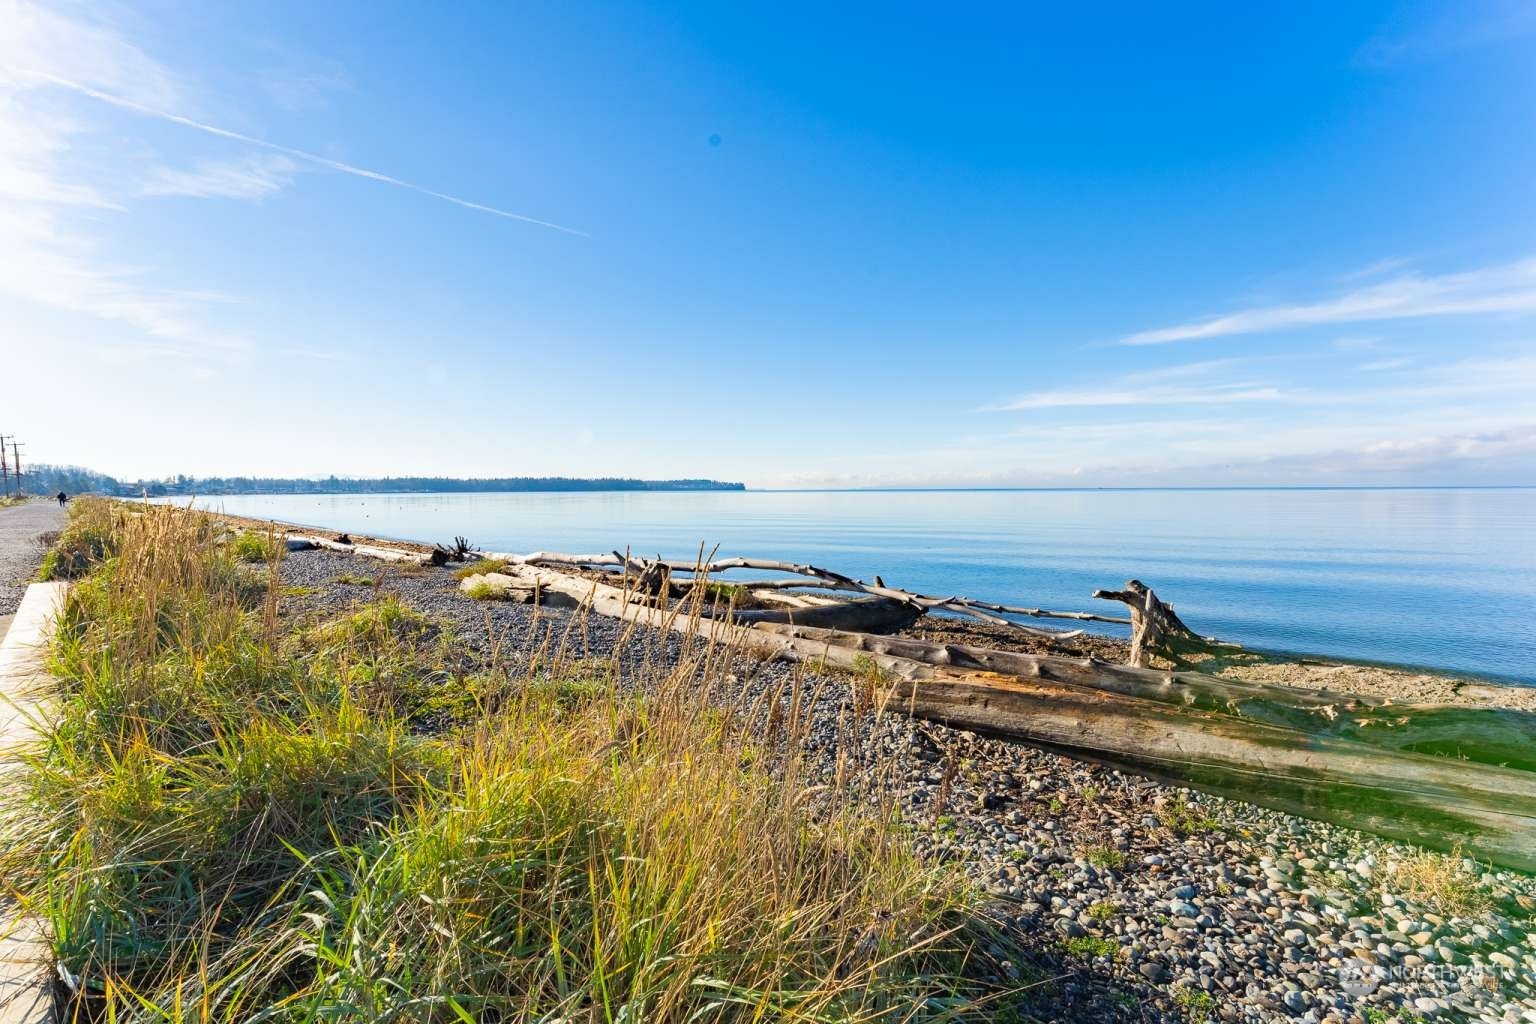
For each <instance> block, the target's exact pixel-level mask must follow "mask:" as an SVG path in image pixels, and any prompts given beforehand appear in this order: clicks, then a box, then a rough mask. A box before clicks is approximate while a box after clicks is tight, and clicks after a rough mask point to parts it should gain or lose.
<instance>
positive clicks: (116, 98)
mask: <svg viewBox="0 0 1536 1024" xmlns="http://www.w3.org/2000/svg"><path fill="white" fill-rule="evenodd" d="M12 73H13V74H14V75H16V76H17V77H19V78H21V79H23V80H26V79H28V78H30V79H31V80H32V81H34V82H36V83H40V84H47V85H51V86H55V87H57V88H60V89H68V90H70V91H72V92H77V93H79V94H80V95H82V96H87V97H89V98H91V99H93V100H97V101H99V102H101V103H106V104H108V105H110V106H114V107H117V108H119V109H121V110H127V111H131V112H133V113H135V114H140V115H142V116H144V117H153V118H156V119H157V120H161V121H167V122H169V123H171V124H177V125H181V126H182V127H183V128H191V129H194V130H196V131H200V132H204V133H206V134H208V135H216V136H218V137H219V138H221V139H230V140H232V141H234V142H243V143H245V144H246V145H248V146H258V147H260V148H262V149H266V150H270V151H272V152H274V153H281V154H282V155H283V156H288V157H292V158H293V159H295V160H302V161H304V162H305V163H309V164H313V165H315V166H316V167H324V168H326V169H328V170H332V171H338V172H340V173H342V174H350V175H352V176H354V177H357V178H367V179H368V180H369V181H377V182H381V183H383V184H385V185H393V186H395V187H396V188H403V189H406V190H408V191H411V192H416V193H419V194H421V195H424V196H430V197H431V198H433V199H440V200H442V201H443V202H445V203H452V204H454V205H455V206H462V207H464V208H465V209H467V210H475V211H477V212H479V213H489V214H491V215H492V216H495V217H504V218H506V219H507V220H515V221H521V222H522V223H524V224H533V225H535V226H537V227H541V228H549V229H550V230H552V231H560V232H563V233H565V234H568V235H577V236H580V237H582V238H590V237H591V236H590V235H588V234H587V232H585V231H581V230H578V229H576V228H570V227H566V226H565V225H563V224H556V223H554V222H553V221H547V220H540V219H538V218H537V217H529V216H526V215H524V214H521V213H513V212H512V211H510V210H503V209H501V208H500V207H496V206H489V205H487V204H485V203H477V202H474V201H473V200H470V199H465V198H463V197H462V196H456V195H453V194H451V193H448V192H439V191H437V190H435V189H430V188H427V187H426V186H424V185H416V184H413V183H412V182H409V181H404V180H402V179H400V178H396V177H393V176H392V175H388V174H385V173H383V172H382V171H374V170H369V169H368V168H366V167H359V166H357V165H356V164H349V163H345V162H344V161H341V160H332V159H331V158H329V157H324V156H321V155H320V154H318V153H310V152H308V151H306V150H302V149H295V148H294V147H292V146H284V145H282V144H281V143H277V142H271V141H269V140H267V139H261V138H257V137H256V136H254V135H246V134H245V133H243V132H237V131H232V130H230V129H228V128H221V127H219V126H217V125H213V124H209V123H208V122H206V121H199V120H196V119H195V118H191V117H186V116H184V115H182V114H177V113H173V112H171V111H169V110H164V109H161V108H158V107H154V106H151V105H150V104H147V103H140V102H139V101H137V100H134V99H131V98H129V97H127V96H123V95H119V94H116V93H113V92H109V91H107V90H105V89H98V88H95V87H94V86H91V85H87V84H86V83H84V82H81V81H77V80H75V79H71V78H68V77H66V76H64V75H58V74H54V73H52V72H48V71H42V70H37V69H20V70H16V69H13V72H12Z"/></svg>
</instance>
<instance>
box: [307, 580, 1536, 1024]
mask: <svg viewBox="0 0 1536 1024" xmlns="http://www.w3.org/2000/svg"><path fill="white" fill-rule="evenodd" d="M281 572H282V578H283V583H284V585H285V587H286V588H287V590H286V595H287V596H285V598H284V609H283V614H284V615H285V616H286V617H290V618H293V619H302V618H304V617H305V616H310V615H316V616H318V615H320V614H323V613H328V612H335V611H337V610H340V609H344V608H346V607H349V606H351V605H354V604H358V603H362V602H367V601H370V600H375V599H377V598H379V597H381V596H383V595H386V594H392V595H395V596H397V597H398V598H399V599H400V600H401V601H402V602H404V603H405V604H407V605H408V606H409V607H411V608H413V609H415V610H417V611H419V612H421V613H423V614H424V615H426V616H428V617H429V618H430V619H431V620H432V621H434V622H435V623H437V624H439V625H440V626H441V627H442V628H443V629H444V630H446V631H447V632H448V633H450V634H451V635H452V636H453V638H454V640H455V643H456V644H457V645H458V646H459V648H460V649H461V650H462V651H463V654H464V657H466V658H467V659H469V660H470V661H474V660H476V659H480V660H486V659H489V658H492V657H495V658H498V659H500V660H501V661H502V662H507V661H508V660H510V661H512V662H516V660H517V659H519V658H528V657H530V656H531V654H530V653H529V652H532V651H535V650H537V649H538V648H539V646H540V644H541V643H546V642H564V643H566V644H567V645H569V646H571V647H572V648H573V652H572V653H573V654H574V655H575V656H578V657H590V658H604V659H614V660H615V663H616V664H618V665H619V666H620V668H619V680H620V685H622V684H623V680H624V679H625V678H626V676H628V675H629V674H630V673H629V671H628V669H629V668H637V667H638V666H639V665H641V664H642V663H644V664H649V665H655V664H657V663H658V662H660V663H664V662H665V661H666V660H667V659H668V658H672V657H676V656H678V652H679V650H680V646H681V642H680V641H679V639H678V638H677V637H676V636H674V635H670V634H668V635H661V634H657V633H654V632H651V631H648V630H644V629H635V628H633V627H631V626H630V625H628V624H622V623H620V622H618V621H617V620H613V619H608V618H605V617H602V616H599V615H591V616H585V615H583V616H581V621H579V622H574V623H573V622H572V616H573V615H576V614H578V613H573V612H569V611H561V610H558V609H551V608H534V607H531V606H528V605H522V604H514V603H506V602H486V601H474V600H471V599H469V598H468V597H466V596H465V595H464V594H463V593H462V592H461V591H460V590H459V588H458V584H457V582H456V581H455V580H454V578H453V575H452V572H451V570H450V569H446V568H424V569H411V570H410V571H401V570H399V569H398V568H393V567H390V566H387V565H385V564H384V563H380V562H377V561H373V560H370V559H367V558H365V557H362V556H358V555H352V554H346V553H340V552H333V551H324V550H311V551H298V552H293V553H290V554H289V555H288V556H287V557H286V558H285V560H284V562H283V565H282V569H281ZM360 580H372V581H374V585H372V586H364V585H359V581H360ZM795 672H799V677H798V678H797V679H796V680H795V681H794V683H793V687H794V688H796V692H797V693H799V694H800V695H801V704H802V710H801V712H800V713H801V714H806V715H809V724H808V727H807V729H806V731H805V733H804V736H805V739H804V743H803V746H804V749H803V751H802V752H801V756H800V758H799V764H800V766H801V767H800V770H802V771H803V772H804V773H805V774H806V776H807V782H808V783H811V784H828V785H830V784H834V783H835V782H836V781H837V780H838V779H839V778H846V777H847V772H848V767H849V765H850V764H852V765H853V767H854V768H855V769H857V768H859V767H860V766H863V767H866V768H868V769H870V770H874V768H875V767H876V766H878V769H879V771H880V773H881V775H880V779H881V785H880V787H879V790H878V795H875V794H874V793H873V792H872V794H871V799H872V800H875V801H877V802H878V803H879V804H880V808H879V809H880V810H881V811H882V812H883V813H892V814H893V816H895V817H897V818H899V821H900V828H901V829H902V830H903V831H904V832H905V833H906V834H907V835H908V836H909V837H910V841H911V842H912V843H913V844H914V845H915V846H916V847H917V848H918V849H919V850H920V851H922V852H923V853H924V854H925V855H926V856H929V857H931V858H933V859H934V860H935V861H936V862H947V863H950V864H952V865H955V866H958V867H959V868H960V869H961V870H963V872H964V874H965V876H966V877H967V878H968V879H969V881H970V884H973V885H975V886H977V887H979V888H981V889H982V890H984V891H985V892H986V893H988V894H989V895H990V897H991V898H992V901H993V903H994V904H995V907H996V914H997V916H998V918H999V919H1000V920H1001V921H1003V922H1005V923H1006V927H1008V928H1009V929H1010V930H1011V931H1012V932H1013V936H1014V938H1015V939H1017V940H1020V941H1021V942H1022V943H1023V945H1024V946H1026V947H1027V948H1028V949H1029V950H1030V951H1031V960H1032V962H1031V963H1029V964H1026V965H1017V966H1018V968H1019V970H1020V977H1021V983H1028V984H1030V985H1031V986H1032V987H1031V988H1030V989H1029V990H1028V991H1029V993H1030V998H1031V1001H1032V1005H1033V1007H1034V1008H1033V1010H1032V1012H1033V1013H1035V1014H1036V1015H1037V1016H1039V1017H1040V1018H1041V1019H1049V1020H1083V1021H1088V1020H1098V1021H1102V1020H1191V1021H1200V1020H1222V1021H1234V1022H1235V1021H1244V1022H1257V1021H1304V1022H1308V1024H1317V1022H1324V1021H1337V1022H1344V1021H1364V1022H1370V1024H1374V1022H1377V1021H1383V1022H1384V1021H1390V1020H1403V1021H1412V1020H1419V1019H1424V1020H1447V1021H1480V1022H1511V1024H1513V1022H1520V1021H1526V1022H1536V879H1533V878H1531V877H1529V876H1526V875H1523V874H1520V873H1517V872H1509V871H1502V870H1493V869H1490V868H1488V867H1487V866H1486V865H1480V864H1477V863H1474V862H1472V861H1470V860H1460V859H1458V858H1454V857H1447V856H1441V855H1430V854H1425V853H1424V852H1423V851H1419V850H1416V849H1413V848H1411V847H1408V846H1405V845H1403V844H1398V843H1393V842H1388V841H1385V840H1382V839H1379V838H1377V837H1374V836H1370V835H1368V834H1365V833H1362V832H1355V831H1352V830H1350V829H1347V828H1339V827H1335V826H1330V825H1326V824H1322V823H1318V822H1314V821H1310V820H1308V819H1305V818H1300V817H1296V816H1293V815H1288V814H1281V813H1277V812H1273V811H1269V810H1265V809H1262V808H1259V807H1255V806H1253V805H1249V804H1244V803H1241V802H1238V801H1232V800H1224V799H1219V798H1215V797H1211V796H1208V795H1204V794H1200V793H1197V792H1194V791H1191V790H1189V789H1185V788H1182V787H1178V786H1173V785H1167V784H1164V783H1161V782H1158V781H1155V780H1150V779H1145V778H1141V777H1138V776H1135V775H1131V774H1128V773H1124V772H1121V771H1118V770H1115V769H1113V768H1110V767H1106V766H1104V765H1099V764H1094V763H1089V762H1084V761H1080V760H1077V759H1074V758H1069V757H1066V756H1063V755H1060V754H1056V753H1053V752H1050V751H1045V750H1039V749H1035V748H1031V747H1028V746H1025V745H1023V744H1020V743H1015V742H1011V741H1009V740H1006V739H1001V738H995V737H986V736H981V735H977V734H974V733H970V732H966V731H962V730H955V729H949V728H946V727H944V726H941V725H938V724H935V723H930V722H923V721H917V720H913V719H909V718H906V717H904V716H902V715H900V714H896V713H886V714H875V713H868V712H866V713H862V714H854V713H852V712H853V708H854V703H855V695H854V692H853V685H852V683H851V682H850V681H849V680H848V679H847V678H845V677H841V676H836V675H832V676H827V677H818V676H815V675H811V674H807V673H805V672H804V670H803V669H796V668H794V667H792V666H789V665H787V664H783V663H778V662H773V661H768V662H759V661H757V660H755V659H754V660H751V661H750V663H743V664H740V665H736V666H732V671H731V673H730V675H729V676H728V677H727V678H728V679H729V680H730V681H732V682H733V683H735V684H736V685H738V686H739V687H741V688H743V689H744V690H746V691H748V692H749V695H766V696H767V697H769V699H770V700H771V699H773V698H775V697H777V699H779V700H780V701H787V700H789V699H790V698H789V697H788V696H787V694H788V692H789V690H790V689H791V683H790V681H789V677H790V676H791V675H792V674H793V673H795ZM804 694H811V695H814V699H810V700H806V699H805V698H804ZM850 724H851V725H850ZM840 759H841V760H842V772H843V774H842V775H841V776H840V775H839V761H840ZM854 774H855V775H857V774H858V773H857V771H856V772H855V773H854Z"/></svg>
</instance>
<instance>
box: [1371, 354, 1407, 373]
mask: <svg viewBox="0 0 1536 1024" xmlns="http://www.w3.org/2000/svg"><path fill="white" fill-rule="evenodd" d="M1412 365H1413V357H1412V356H1393V357H1392V358H1389V359H1373V360H1371V361H1370V362H1368V363H1361V364H1360V369H1362V370H1365V371H1367V372H1369V373H1375V372H1378V371H1381V370H1400V369H1402V368H1403V367H1405V366H1412Z"/></svg>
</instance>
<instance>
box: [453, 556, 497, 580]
mask: <svg viewBox="0 0 1536 1024" xmlns="http://www.w3.org/2000/svg"><path fill="white" fill-rule="evenodd" d="M506 567H507V563H506V560H505V559H501V558H482V559H480V560H479V561H478V562H470V563H469V564H468V565H466V566H465V567H464V568H462V569H455V570H454V571H453V578H454V579H456V580H459V581H461V582H462V581H464V580H467V579H469V578H470V577H471V576H483V575H485V574H486V573H488V572H501V571H502V570H503V569H505V568H506Z"/></svg>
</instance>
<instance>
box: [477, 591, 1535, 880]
mask: <svg viewBox="0 0 1536 1024" xmlns="http://www.w3.org/2000/svg"><path fill="white" fill-rule="evenodd" d="M507 571H508V572H509V573H510V574H512V575H515V576H520V577H522V578H524V579H525V580H527V581H529V582H530V583H533V584H537V585H538V587H539V588H540V589H541V590H543V591H546V592H555V593H562V594H565V595H567V596H568V597H570V598H572V599H574V600H576V601H578V602H580V603H581V605H583V606H584V607H589V608H591V609H592V610H595V611H597V612H599V613H601V614H605V615H610V616H613V617H616V618H620V619H623V620H626V621H633V622H640V623H642V624H645V625H649V626H654V627H656V628H660V629H672V630H675V631H679V632H687V633H692V634H696V635H700V636H708V637H711V638H715V639H718V640H721V641H723V642H726V643H728V644H731V645H733V646H736V647H738V648H741V649H751V650H756V651H759V652H764V653H772V654H775V655H778V656H781V657H784V658H788V659H792V660H802V661H810V662H812V663H818V664H825V665H831V666H840V667H843V668H849V669H853V670H855V671H860V672H865V671H867V670H868V669H869V668H870V667H874V668H878V669H879V670H880V686H881V690H882V695H883V697H884V698H885V700H886V705H885V706H886V707H888V708H890V709H893V710H900V711H903V712H906V713H908V714H912V715H915V716H917V717H921V718H928V719H932V720H935V721H940V722H944V723H946V724H950V725H954V726H958V727H962V728H967V729H976V730H983V731H987V732H993V733H1000V734H1003V735H1007V736H1010V737H1014V738H1017V739H1020V740H1023V741H1025V742H1028V743H1031V744H1034V745H1038V746H1042V747H1047V748H1050V749H1054V750H1060V751H1063V752H1065V753H1069V754H1073V755H1075V756H1080V757H1088V758H1093V759H1096V760H1100V761H1104V762H1106V763H1109V764H1114V765H1117V766H1120V767H1123V768H1126V769H1129V770H1132V771H1136V772H1139V773H1142V774H1147V775H1153V776H1156V777H1160V778H1166V779H1171V780H1176V781H1178V782H1180V783H1183V784H1187V785H1191V786H1194V787H1197V788H1199V789H1203V790H1205V791H1207V792H1212V793H1216V794H1219V795H1222V796H1228V797H1232V798H1235V799H1239V800H1246V801H1250V802H1253V803H1257V804H1261V805H1263V806H1267V807H1274V808H1278V809H1281V810H1286V811H1290V812H1293V813H1297V814H1302V815H1306V816H1309V817H1313V818H1318V819H1321V820H1324V821H1331V822H1335V823H1338V824H1342V825H1347V826H1350V827H1354V828H1361V829H1366V830H1369V831H1373V832H1377V833H1379V834H1382V835H1386V836H1390V837H1393V838H1398V839H1406V840H1410V841H1412V842H1416V843H1420V844H1422V845H1426V846H1430V847H1437V848H1440V849H1449V848H1452V847H1453V846H1460V847H1461V848H1462V849H1464V850H1465V851H1466V852H1468V853H1469V854H1472V855H1474V856H1477V857H1480V858H1484V859H1487V860H1491V861H1493V862H1495V863H1498V864H1502V865H1506V866H1509V867H1515V868H1519V869H1521V870H1527V871H1530V870H1536V772H1531V771H1523V770H1519V769H1516V768H1510V767H1501V766H1498V765H1494V764H1486V763H1482V762H1481V760H1479V759H1467V760H1463V759H1462V758H1460V757H1455V756H1437V755H1439V754H1442V753H1450V751H1451V750H1452V749H1458V748H1462V747H1464V748H1465V749H1464V750H1461V751H1460V752H1461V753H1463V754H1465V755H1468V756H1474V755H1476V752H1477V750H1478V749H1479V748H1481V747H1482V746H1483V744H1485V743H1487V742H1490V740H1489V736H1492V737H1494V738H1493V739H1492V740H1491V742H1493V743H1495V744H1497V745H1499V746H1500V747H1502V749H1503V750H1505V751H1511V750H1515V749H1518V748H1519V746H1520V744H1522V743H1524V744H1526V745H1527V746H1528V745H1529V744H1530V742H1531V736H1532V724H1531V722H1532V719H1531V717H1530V716H1527V715H1521V714H1520V713H1517V712H1507V711H1505V712H1498V713H1488V712H1479V711H1478V710H1476V709H1465V708H1435V707H1425V708H1416V707H1411V706H1410V707H1397V706H1391V705H1383V704H1381V703H1380V702H1372V701H1366V700H1364V699H1363V698H1350V697H1348V696H1346V695H1334V694H1327V693H1324V692H1321V691H1305V690H1302V691H1297V692H1296V693H1295V694H1294V695H1293V696H1290V695H1288V693H1287V692H1286V691H1284V690H1282V689H1277V688H1273V687H1269V686H1266V685H1265V684H1255V683H1235V682H1229V681H1225V680H1220V679H1217V678H1215V677H1200V676H1198V675H1195V674H1189V673H1179V674H1174V673H1168V672H1157V671H1151V670H1147V669H1138V668H1131V667H1127V666H1114V665H1107V664H1105V663H1103V662H1099V661H1095V660H1093V659H1068V658H1054V657H1047V656H1040V655H1016V654H1009V653H1007V652H998V651H984V650H980V649H975V648H959V647H955V646H952V645H951V646H943V645H922V646H921V647H914V646H912V644H914V643H918V642H916V641H907V640H904V639H902V638H895V637H890V638H887V637H865V638H857V639H855V638H848V637H846V636H845V637H841V638H840V637H834V636H829V635H823V634H822V633H820V632H818V631H814V630H810V629H807V628H804V627H788V628H786V627H782V626H778V625H774V624H764V625H762V626H758V627H743V626H738V625H731V624H729V623H726V622H724V621H722V620H710V619H706V618H702V617H700V616H697V615H688V614H683V613H680V612H679V611H678V610H677V609H674V608H659V607H655V606H653V605H652V604H651V603H649V602H646V601H645V600H643V599H639V598H637V597H636V596H635V595H633V594H632V593H627V592H625V591H624V590H622V589H620V588H618V587H613V586H610V585H608V584H606V583H603V582H600V581H596V580H589V579H583V578H580V577H575V576H571V575H569V574H567V573H563V572H559V571H557V570H554V569H551V568H548V567H545V566H540V565H534V564H529V563H526V562H525V563H523V564H514V565H509V566H508V569H507ZM940 647H942V648H943V649H942V651H940V650H938V649H937V648H940ZM924 659H927V660H924ZM943 659H948V663H947V664H946V663H943ZM989 664H990V666H991V667H984V666H987V665H989ZM978 666H982V667H978ZM1245 708H1249V709H1257V710H1250V712H1249V713H1248V714H1244V713H1243V711H1244V709H1245ZM1340 708H1344V709H1345V710H1347V711H1349V714H1350V717H1347V718H1345V717H1344V716H1342V715H1341V713H1340ZM1355 709H1359V710H1358V712H1356V710H1355ZM1341 718H1343V724H1336V723H1339V722H1340V720H1341ZM1415 721H1417V722H1419V723H1421V725H1420V726H1419V728H1418V731H1417V732H1415V731H1413V729H1412V728H1405V727H1404V726H1403V725H1402V724H1399V723H1403V722H1406V723H1408V724H1409V726H1411V725H1412V723H1414V722H1415ZM1400 737H1408V738H1409V740H1408V742H1400V740H1399V738H1400ZM1425 744H1427V745H1428V747H1429V748H1430V749H1431V750H1432V751H1433V752H1420V751H1422V750H1424V749H1425ZM1523 763H1529V755H1527V759H1526V761H1525V762H1523Z"/></svg>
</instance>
